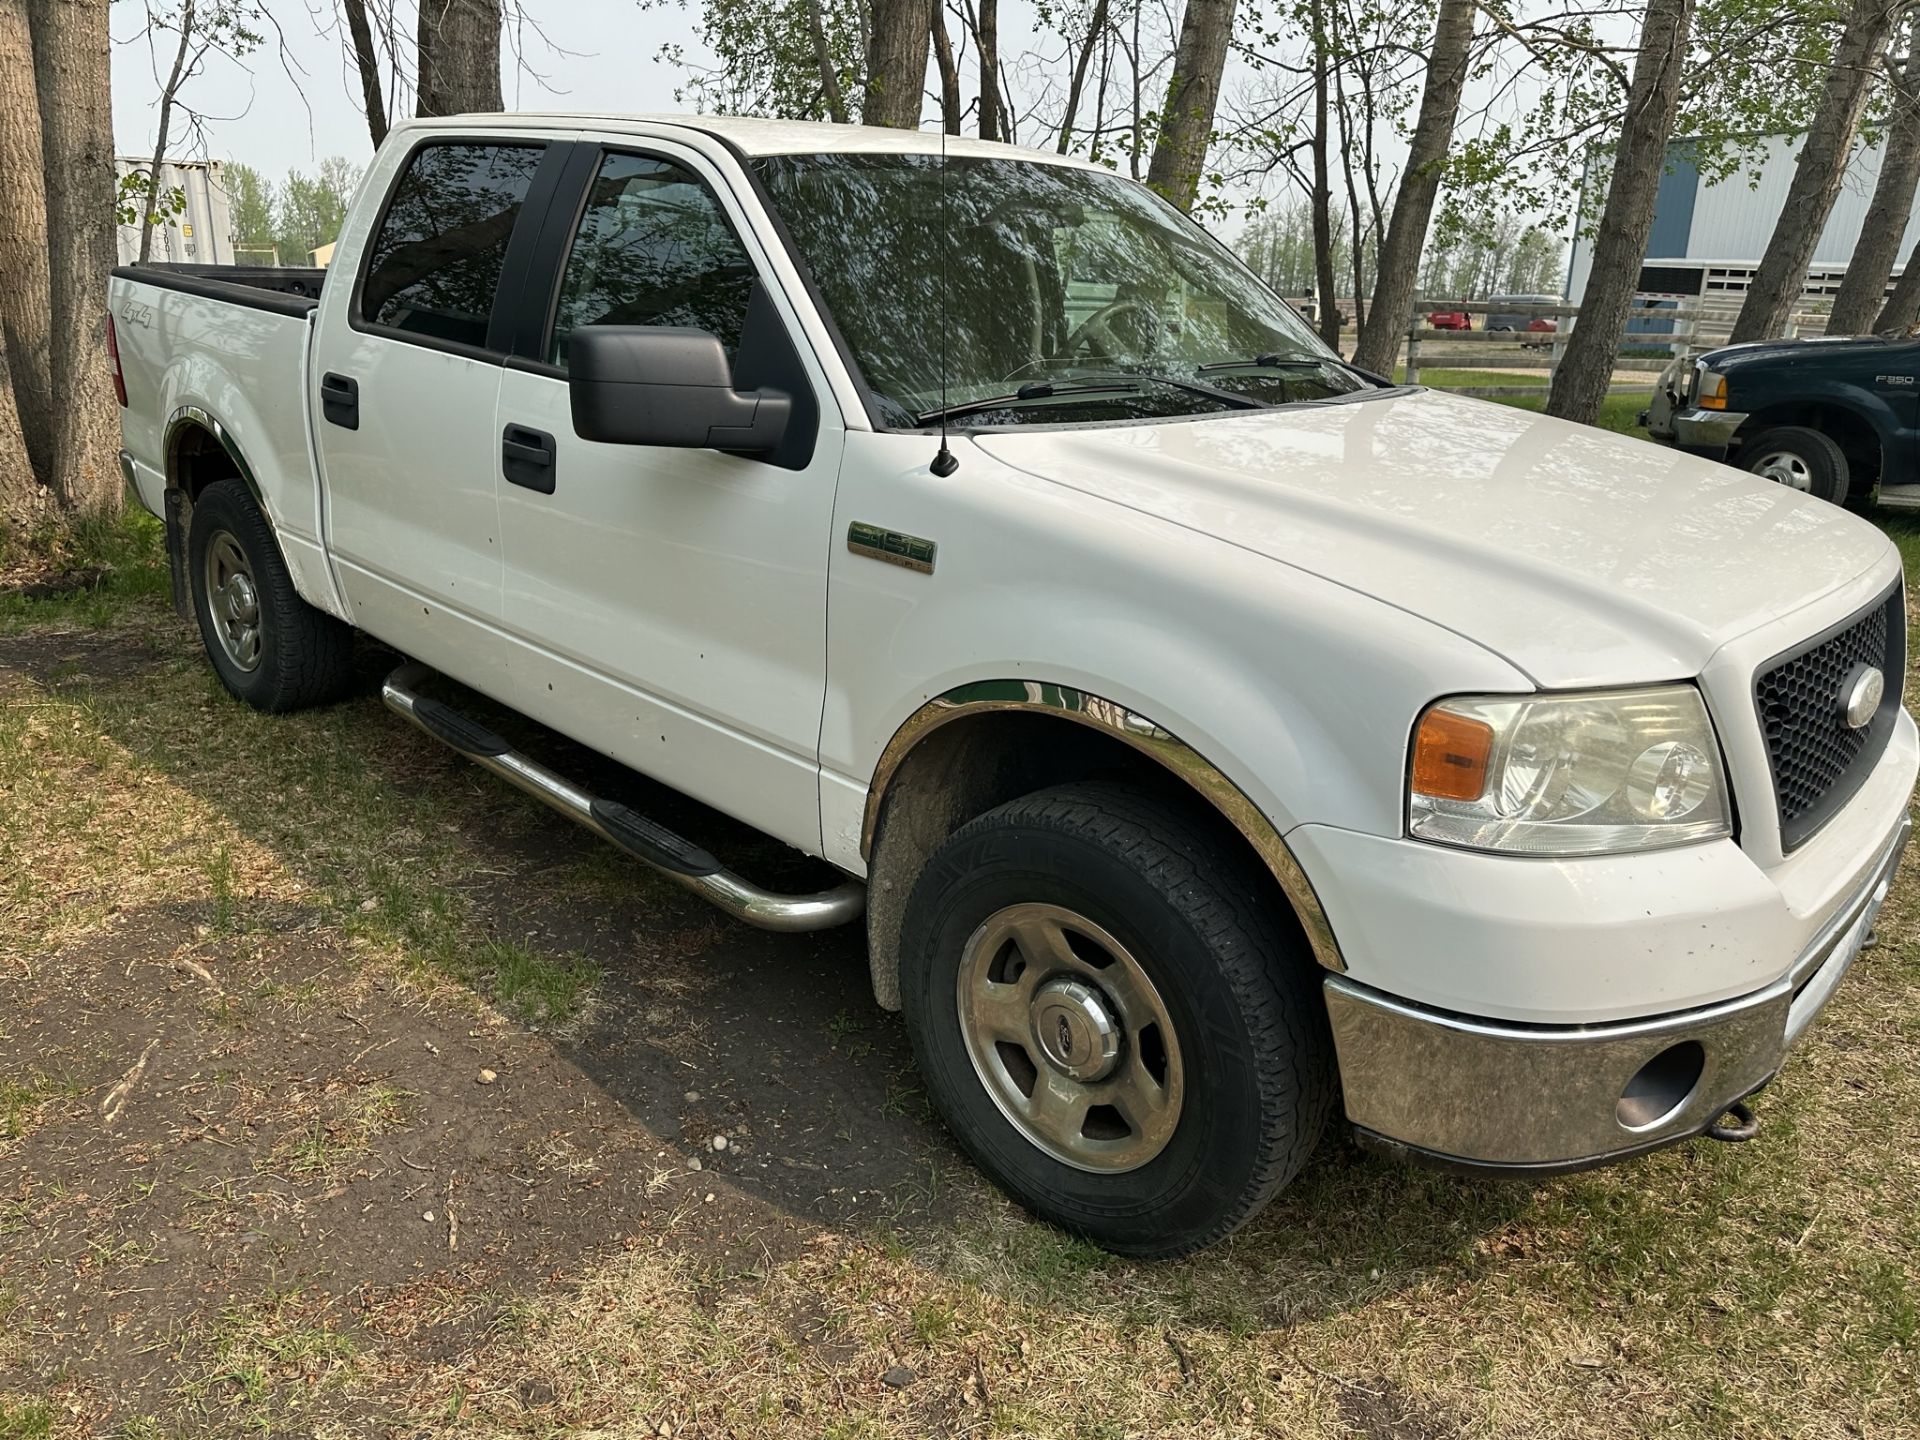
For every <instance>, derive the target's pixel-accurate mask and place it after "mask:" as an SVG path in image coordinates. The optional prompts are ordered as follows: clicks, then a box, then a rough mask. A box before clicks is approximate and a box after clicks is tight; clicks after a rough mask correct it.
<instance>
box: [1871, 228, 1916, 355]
mask: <svg viewBox="0 0 1920 1440" xmlns="http://www.w3.org/2000/svg"><path fill="white" fill-rule="evenodd" d="M1915 325H1920V243H1916V244H1915V245H1914V247H1913V253H1912V254H1911V255H1909V256H1907V268H1906V269H1904V270H1902V271H1901V272H1900V278H1899V279H1898V280H1897V281H1895V282H1894V286H1893V293H1892V294H1891V295H1889V296H1888V297H1887V303H1886V304H1885V305H1883V306H1882V307H1881V309H1880V314H1879V316H1878V317H1877V318H1875V320H1874V322H1873V330H1874V333H1875V334H1876V335H1889V334H1895V335H1905V334H1909V333H1910V332H1911V331H1912V330H1913V328H1914V326H1915Z"/></svg>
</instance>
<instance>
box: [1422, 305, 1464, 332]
mask: <svg viewBox="0 0 1920 1440" xmlns="http://www.w3.org/2000/svg"><path fill="white" fill-rule="evenodd" d="M1427 324H1428V326H1429V327H1430V328H1432V329H1435V330H1471V329H1472V328H1473V317H1472V316H1471V315H1469V314H1468V313H1467V312H1466V311H1464V310H1435V311H1434V312H1433V313H1432V314H1430V315H1428V316H1427Z"/></svg>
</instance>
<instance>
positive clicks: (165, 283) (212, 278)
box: [113, 264, 327, 315]
mask: <svg viewBox="0 0 1920 1440" xmlns="http://www.w3.org/2000/svg"><path fill="white" fill-rule="evenodd" d="M113 273H114V275H115V277H117V278H119V279H125V280H138V281H140V282H141V283H142V284H145V285H157V286H159V287H160V288H162V289H165V290H179V291H182V292H183V293H185V294H188V295H201V296H204V297H206V298H207V299H209V300H225V301H228V302H229V303H231V304H234V305H245V306H248V307H250V308H252V309H255V310H272V311H275V312H276V313H278V314H282V315H306V314H308V313H309V312H311V311H312V309H313V307H314V306H315V305H318V304H319V303H320V286H321V284H322V283H323V282H324V281H325V280H326V278H327V272H326V271H325V270H308V269H294V268H292V267H291V266H280V265H173V264H147V265H121V266H119V267H117V268H116V269H115V270H114V272H113Z"/></svg>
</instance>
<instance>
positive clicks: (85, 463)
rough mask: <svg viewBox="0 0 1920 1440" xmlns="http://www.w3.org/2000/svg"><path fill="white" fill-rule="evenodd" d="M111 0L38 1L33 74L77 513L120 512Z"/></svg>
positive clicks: (57, 458)
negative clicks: (110, 292) (112, 338)
mask: <svg viewBox="0 0 1920 1440" xmlns="http://www.w3.org/2000/svg"><path fill="white" fill-rule="evenodd" d="M111 43H112V42H111V40H110V38H109V35H108V31H107V0H40V3H38V4H36V5H35V6H34V10H33V69H34V79H35V82H36V83H35V88H36V90H37V92H38V94H39V96H40V138H41V149H42V153H43V154H44V155H45V157H46V161H45V164H46V172H45V173H46V187H47V253H48V254H49V255H50V256H51V257H52V264H51V265H50V267H49V278H50V282H51V283H50V286H49V293H50V296H51V300H52V311H53V324H52V329H51V334H52V355H53V393H54V394H55V395H57V396H58V397H59V399H60V408H59V416H58V421H57V424H56V427H55V432H54V447H53V467H52V471H53V473H52V483H53V489H54V493H55V494H56V495H57V496H58V497H59V500H60V503H61V505H62V506H63V507H64V508H66V509H67V510H70V511H81V512H86V513H94V514H112V513H115V512H117V511H118V510H119V508H120V499H121V484H120V467H119V465H118V463H117V462H116V461H115V459H114V454H115V451H116V449H117V445H116V441H117V440H118V437H119V423H118V422H119V413H118V411H117V410H116V408H115V406H114V400H113V379H112V373H111V371H110V370H109V369H108V362H107V275H108V272H109V271H111V270H112V269H113V262H114V241H113V212H114V180H113V99H112V91H111V90H110V88H109V82H108V55H109V52H110V47H111Z"/></svg>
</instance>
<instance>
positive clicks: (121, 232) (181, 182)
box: [113, 155, 234, 265]
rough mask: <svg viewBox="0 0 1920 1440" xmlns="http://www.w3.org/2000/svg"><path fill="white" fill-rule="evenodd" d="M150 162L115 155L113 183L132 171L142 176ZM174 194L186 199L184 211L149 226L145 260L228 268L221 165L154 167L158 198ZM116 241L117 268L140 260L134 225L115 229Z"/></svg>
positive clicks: (229, 241)
mask: <svg viewBox="0 0 1920 1440" xmlns="http://www.w3.org/2000/svg"><path fill="white" fill-rule="evenodd" d="M152 163H153V157H152V156H151V155H149V156H147V157H146V158H145V159H142V158H141V157H140V156H138V155H116V156H115V157H114V160H113V168H114V174H115V177H116V179H118V178H120V177H124V176H126V175H128V174H131V173H134V172H138V173H140V174H142V175H144V174H146V172H147V167H148V166H149V165H150V164H152ZM174 190H179V191H180V192H181V193H182V194H183V195H184V196H185V197H186V202H187V204H186V209H184V210H182V211H181V212H180V213H179V214H177V215H173V216H171V217H169V219H168V220H167V221H166V222H164V223H163V224H161V225H158V226H156V227H155V229H154V232H153V247H152V250H151V252H150V253H149V255H148V257H147V258H148V259H150V260H154V261H165V262H168V263H171V264H176V265H231V264H233V263H234V257H233V217H232V213H231V210H230V208H229V206H228V204H227V188H226V185H225V183H224V182H223V180H222V179H221V162H220V161H218V160H178V161H175V160H169V161H167V162H165V163H164V164H162V165H161V167H160V195H161V197H162V199H164V198H165V197H166V196H167V195H168V194H170V193H171V192H172V191H174ZM116 239H117V242H118V245H119V255H120V263H121V264H122V265H131V264H132V263H133V262H134V261H135V260H138V259H139V258H140V226H138V225H122V226H119V227H118V235H117V237H116Z"/></svg>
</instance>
